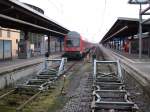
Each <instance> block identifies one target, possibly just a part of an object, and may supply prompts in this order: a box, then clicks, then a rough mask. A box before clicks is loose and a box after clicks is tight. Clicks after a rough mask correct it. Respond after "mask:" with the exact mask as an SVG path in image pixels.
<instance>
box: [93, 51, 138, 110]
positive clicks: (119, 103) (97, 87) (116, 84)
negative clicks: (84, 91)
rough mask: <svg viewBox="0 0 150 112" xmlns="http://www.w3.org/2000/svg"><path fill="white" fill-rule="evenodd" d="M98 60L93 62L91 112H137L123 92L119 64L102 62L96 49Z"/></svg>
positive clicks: (125, 92)
mask: <svg viewBox="0 0 150 112" xmlns="http://www.w3.org/2000/svg"><path fill="white" fill-rule="evenodd" d="M97 52H98V53H97V54H98V56H97V57H98V59H99V60H101V61H98V60H95V61H94V74H93V79H94V81H93V85H94V86H93V87H94V88H93V101H92V104H91V108H92V112H138V107H137V105H136V104H135V103H134V102H132V101H131V99H130V97H129V93H128V92H127V91H126V90H125V84H124V79H123V76H122V72H121V68H120V65H119V62H115V61H103V59H104V57H103V55H102V53H101V52H100V50H99V49H97Z"/></svg>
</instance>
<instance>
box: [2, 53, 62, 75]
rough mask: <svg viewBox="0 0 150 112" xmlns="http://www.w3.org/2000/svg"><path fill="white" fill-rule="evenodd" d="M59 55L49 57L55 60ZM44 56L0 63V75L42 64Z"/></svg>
mask: <svg viewBox="0 0 150 112" xmlns="http://www.w3.org/2000/svg"><path fill="white" fill-rule="evenodd" d="M59 55H60V54H52V55H50V57H52V58H55V57H58V56H59ZM43 60H44V56H39V57H32V58H29V59H12V60H6V61H0V74H5V73H9V72H12V71H15V70H18V69H21V68H25V67H28V66H32V65H36V64H39V63H42V61H43Z"/></svg>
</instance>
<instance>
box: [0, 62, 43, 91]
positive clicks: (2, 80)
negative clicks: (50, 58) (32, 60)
mask: <svg viewBox="0 0 150 112" xmlns="http://www.w3.org/2000/svg"><path fill="white" fill-rule="evenodd" d="M42 66H43V64H42V63H41V64H38V65H34V66H31V67H27V68H23V69H20V70H17V71H14V72H11V73H7V74H4V75H0V89H3V88H4V87H7V86H10V85H14V84H15V83H16V82H17V81H18V80H19V79H21V78H24V77H27V76H29V75H33V74H35V75H36V73H37V72H38V71H39V70H40V69H41V67H42Z"/></svg>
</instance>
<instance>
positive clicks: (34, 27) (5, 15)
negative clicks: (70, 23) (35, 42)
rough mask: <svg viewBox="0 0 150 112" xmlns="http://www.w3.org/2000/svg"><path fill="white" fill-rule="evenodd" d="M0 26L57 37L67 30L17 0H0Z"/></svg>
mask: <svg viewBox="0 0 150 112" xmlns="http://www.w3.org/2000/svg"><path fill="white" fill-rule="evenodd" d="M0 26H1V27H5V28H12V29H18V30H23V31H29V32H33V33H42V34H47V35H51V36H59V37H63V36H64V35H66V34H67V33H68V32H69V30H68V29H67V28H65V27H63V26H62V25H60V24H58V23H57V22H55V21H54V20H51V19H49V18H48V17H46V16H45V15H44V14H41V13H39V12H38V11H36V10H34V9H32V8H31V7H29V6H27V5H25V4H23V3H21V2H19V1H18V0H0Z"/></svg>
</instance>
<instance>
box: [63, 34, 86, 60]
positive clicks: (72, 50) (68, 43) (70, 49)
mask: <svg viewBox="0 0 150 112" xmlns="http://www.w3.org/2000/svg"><path fill="white" fill-rule="evenodd" d="M64 50H65V53H64V56H65V57H67V58H68V59H81V58H82V52H83V41H82V39H81V36H80V34H79V33H77V32H75V31H71V32H69V33H68V34H67V35H66V37H65V41H64Z"/></svg>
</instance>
